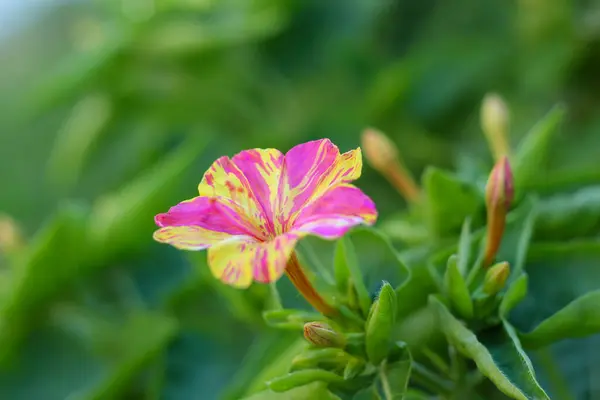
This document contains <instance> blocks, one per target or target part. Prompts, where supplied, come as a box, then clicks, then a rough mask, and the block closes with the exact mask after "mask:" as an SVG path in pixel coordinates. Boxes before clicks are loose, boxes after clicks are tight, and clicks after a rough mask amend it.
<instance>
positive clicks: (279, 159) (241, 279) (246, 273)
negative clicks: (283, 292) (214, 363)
mask: <svg viewBox="0 0 600 400" xmlns="http://www.w3.org/2000/svg"><path fill="white" fill-rule="evenodd" d="M361 169H362V156H361V151H360V148H358V149H356V150H352V151H349V152H347V153H344V154H340V152H339V150H338V148H337V147H336V146H335V145H334V144H333V143H331V141H329V140H328V139H323V140H317V141H312V142H308V143H304V144H301V145H298V146H296V147H294V148H292V149H291V150H290V151H288V152H287V153H286V154H285V155H284V154H282V153H281V152H280V151H278V150H275V149H252V150H246V151H242V152H241V153H239V154H237V155H235V156H234V157H233V158H231V159H230V158H228V157H221V158H219V159H218V160H217V161H215V162H214V163H213V165H212V166H211V167H210V168H209V169H208V171H207V172H206V173H205V174H204V178H203V179H202V182H200V185H199V186H198V191H199V196H197V197H194V198H193V199H190V200H186V201H183V202H182V203H179V204H178V205H176V206H174V207H172V208H171V209H170V210H169V211H168V212H167V213H164V214H158V215H157V216H156V218H155V220H156V224H157V225H158V226H159V227H160V229H158V230H157V231H156V232H155V233H154V239H155V240H157V241H159V242H162V243H168V244H170V245H172V246H174V247H176V248H178V249H184V250H204V249H208V265H209V267H210V270H211V272H212V274H213V275H214V276H215V277H217V278H218V279H220V280H221V281H223V282H225V283H227V284H230V285H232V286H235V287H239V288H245V287H247V286H249V285H250V284H251V283H252V282H253V281H256V282H261V283H267V282H272V281H275V280H277V279H279V278H280V277H281V276H282V274H283V273H284V271H285V270H286V266H287V265H288V264H296V265H297V260H295V257H294V256H293V252H294V247H295V245H296V243H297V242H298V240H300V239H301V238H302V237H304V236H306V235H315V236H320V237H322V238H325V239H336V238H339V237H341V236H342V235H344V234H345V233H346V232H347V231H348V230H349V229H350V228H351V227H353V226H355V225H359V224H366V225H372V224H373V223H374V222H375V220H376V219H377V211H376V209H375V204H374V203H373V201H371V199H370V198H369V197H367V196H366V195H365V194H364V193H363V192H362V191H361V190H359V189H358V188H356V187H355V186H353V185H351V184H350V182H352V181H354V180H356V179H358V178H359V177H360V174H361ZM295 272H297V271H295ZM288 273H289V274H290V278H292V275H293V272H292V271H288Z"/></svg>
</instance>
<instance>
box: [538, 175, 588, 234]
mask: <svg viewBox="0 0 600 400" xmlns="http://www.w3.org/2000/svg"><path fill="white" fill-rule="evenodd" d="M599 229H600V186H588V187H584V188H580V189H578V190H576V191H575V192H574V193H568V194H566V193H564V194H558V195H555V196H552V197H549V198H546V199H544V200H543V201H540V204H539V218H538V221H537V223H536V227H535V238H536V239H537V240H560V239H570V238H573V237H582V236H592V235H595V234H596V233H597V232H598V230H599Z"/></svg>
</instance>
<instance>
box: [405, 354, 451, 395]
mask: <svg viewBox="0 0 600 400" xmlns="http://www.w3.org/2000/svg"><path fill="white" fill-rule="evenodd" d="M411 379H413V380H414V381H415V382H416V383H418V384H420V385H422V386H423V387H425V388H426V389H428V390H430V391H432V392H434V393H437V394H440V395H442V396H445V397H447V396H449V395H450V393H451V392H452V382H450V381H449V380H447V379H444V378H442V377H441V376H439V375H438V374H436V373H435V372H432V371H430V370H429V369H427V368H426V367H425V366H423V365H421V364H419V363H417V362H414V363H413V365H412V375H411Z"/></svg>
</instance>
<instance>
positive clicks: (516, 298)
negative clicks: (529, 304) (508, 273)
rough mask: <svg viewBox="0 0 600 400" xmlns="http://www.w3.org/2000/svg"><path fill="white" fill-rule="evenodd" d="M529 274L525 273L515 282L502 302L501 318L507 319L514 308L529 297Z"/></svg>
mask: <svg viewBox="0 0 600 400" xmlns="http://www.w3.org/2000/svg"><path fill="white" fill-rule="evenodd" d="M528 281H529V280H528V278H527V274H525V273H523V274H521V276H520V277H518V278H517V279H516V280H515V281H513V282H512V283H511V284H510V286H509V287H508V290H507V291H506V293H505V294H504V296H503V297H502V301H501V302H500V317H502V318H504V317H507V316H508V314H509V313H510V312H511V310H512V309H513V308H515V307H516V306H517V304H519V303H520V302H521V301H522V300H523V299H524V298H525V296H527V284H528Z"/></svg>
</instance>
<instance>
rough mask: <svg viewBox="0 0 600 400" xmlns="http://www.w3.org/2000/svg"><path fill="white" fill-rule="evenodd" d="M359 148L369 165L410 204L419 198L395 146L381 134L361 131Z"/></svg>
mask: <svg viewBox="0 0 600 400" xmlns="http://www.w3.org/2000/svg"><path fill="white" fill-rule="evenodd" d="M361 142H362V143H361V145H362V146H361V147H362V149H363V150H364V152H365V158H366V159H367V161H368V162H369V164H370V165H371V166H372V167H373V168H374V169H376V170H377V171H379V173H381V174H382V175H383V176H384V177H385V178H386V179H387V180H388V181H389V182H390V183H391V184H392V185H393V186H394V187H395V188H396V190H398V192H399V193H400V194H401V195H402V196H403V197H404V198H405V199H406V200H407V201H408V202H411V203H415V202H416V201H417V200H418V199H419V197H420V192H421V190H420V188H419V187H418V185H417V184H416V183H415V180H414V179H413V177H412V176H411V174H410V173H409V172H408V170H407V169H406V167H405V166H404V162H403V161H402V159H401V157H400V152H399V151H398V148H397V147H396V145H395V144H394V143H393V142H392V141H391V140H390V139H389V138H388V137H387V136H386V135H385V134H384V133H383V132H380V131H378V130H376V129H373V128H367V129H365V130H364V131H363V133H362V137H361Z"/></svg>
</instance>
